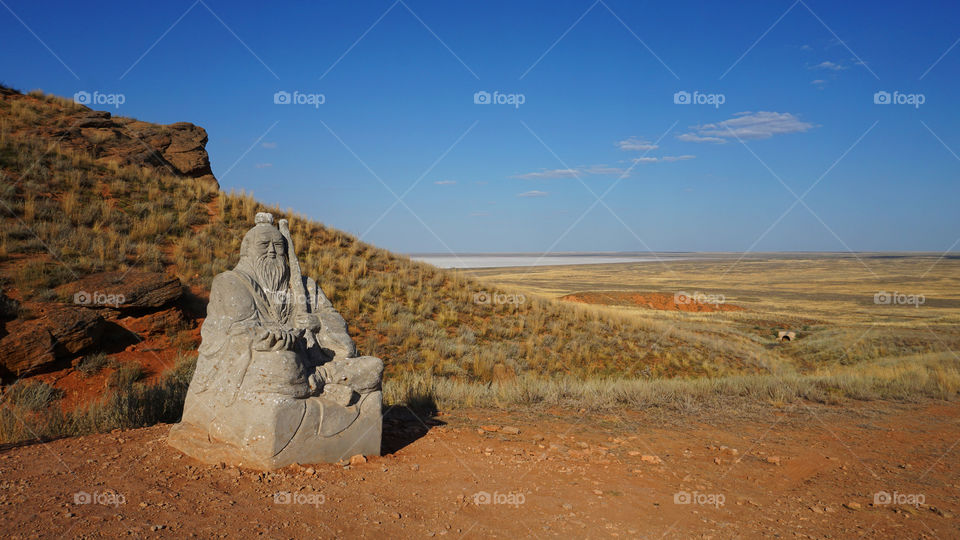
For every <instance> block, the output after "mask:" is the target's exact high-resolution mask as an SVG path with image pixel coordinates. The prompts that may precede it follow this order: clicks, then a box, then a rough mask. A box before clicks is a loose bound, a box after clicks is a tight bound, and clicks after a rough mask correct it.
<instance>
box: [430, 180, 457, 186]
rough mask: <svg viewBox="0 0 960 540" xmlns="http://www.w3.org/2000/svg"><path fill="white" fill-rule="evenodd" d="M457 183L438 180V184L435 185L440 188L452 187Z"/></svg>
mask: <svg viewBox="0 0 960 540" xmlns="http://www.w3.org/2000/svg"><path fill="white" fill-rule="evenodd" d="M456 183H457V181H456V180H437V181H436V182H434V184H436V185H438V186H452V185H454V184H456Z"/></svg>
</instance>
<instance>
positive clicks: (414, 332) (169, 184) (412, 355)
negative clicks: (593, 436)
mask: <svg viewBox="0 0 960 540" xmlns="http://www.w3.org/2000/svg"><path fill="white" fill-rule="evenodd" d="M2 98H3V99H2V101H0V173H2V184H0V211H2V212H0V214H2V215H3V219H4V223H3V227H2V231H3V232H2V236H0V282H2V285H3V291H4V295H5V297H4V298H6V299H7V300H6V301H5V304H4V305H5V306H6V310H5V317H6V319H7V324H6V326H7V327H8V328H7V331H9V327H10V326H13V327H16V326H17V325H18V324H24V322H25V321H29V320H31V319H41V320H42V319H44V318H46V317H48V316H49V317H54V316H56V317H61V318H62V317H63V315H62V314H61V312H62V310H67V311H68V312H70V313H77V312H80V311H87V310H90V311H95V312H96V315H98V316H100V317H102V318H103V319H105V320H107V322H109V323H110V324H111V325H115V326H119V327H120V328H119V329H118V328H115V327H114V326H111V328H113V330H114V334H111V333H110V332H109V331H104V332H101V333H100V335H99V336H94V337H90V336H87V337H88V338H89V339H86V340H85V341H84V340H79V342H78V343H76V344H74V346H73V347H72V348H71V349H70V350H67V351H59V352H58V354H57V355H56V356H57V359H56V361H55V362H46V363H44V364H43V365H39V366H29V368H28V369H26V370H24V369H23V364H22V362H21V364H16V365H10V364H11V362H10V361H9V360H10V359H9V354H8V353H5V352H4V351H2V350H0V364H2V365H3V366H5V368H6V377H5V378H6V379H7V380H10V379H11V378H15V377H17V376H18V375H23V374H30V373H33V372H43V371H50V370H57V369H63V368H66V367H68V366H69V365H70V362H71V361H72V362H73V363H74V364H77V363H78V362H81V363H82V360H83V358H84V357H85V356H88V355H90V354H93V353H96V352H98V351H102V352H106V353H107V354H108V355H111V358H112V355H114V354H115V353H117V352H119V351H121V350H125V351H126V352H131V351H133V352H136V351H137V350H138V347H140V348H144V346H143V344H144V342H147V341H149V342H150V343H149V345H150V346H149V347H146V348H152V349H154V352H157V351H164V353H166V352H169V351H170V350H171V349H182V350H183V351H191V350H193V349H194V348H195V346H196V338H197V334H196V328H197V326H198V324H199V322H200V321H201V320H202V317H203V305H204V298H205V296H206V294H207V287H208V286H209V283H210V281H211V279H212V278H213V276H214V275H216V274H217V273H218V272H221V271H223V270H225V269H227V268H229V267H232V266H233V265H234V264H235V263H236V259H237V252H238V248H239V244H240V240H241V238H242V235H243V234H244V233H245V231H246V230H247V229H248V228H249V227H250V226H251V223H252V222H253V216H254V214H255V213H256V212H257V211H260V210H270V211H272V212H274V213H275V214H279V217H287V218H289V219H290V220H291V229H292V232H293V235H294V241H295V244H296V247H297V250H298V251H299V252H300V261H301V264H302V265H303V268H304V272H305V273H307V274H308V275H311V276H315V277H316V278H317V280H318V282H319V283H320V284H321V285H322V287H323V288H324V290H325V291H326V293H327V295H328V296H329V297H330V299H331V300H332V301H333V303H334V305H335V306H336V307H337V308H338V309H339V310H340V311H341V312H342V313H343V315H344V317H345V318H346V319H347V320H348V321H349V322H350V323H351V327H352V328H351V331H352V333H353V334H354V336H355V339H356V340H357V342H358V346H359V348H360V350H361V351H362V352H363V353H365V354H372V355H377V356H380V357H382V358H384V359H385V360H386V364H387V375H388V376H391V375H394V374H398V373H403V372H415V373H424V374H426V373H429V374H435V375H440V376H447V377H455V378H457V379H459V380H468V381H469V380H473V381H491V380H495V379H503V378H511V377H513V376H515V375H518V374H523V373H533V374H538V375H551V374H569V375H576V376H590V375H602V374H615V373H627V372H630V373H634V372H635V373H638V374H639V373H641V372H642V373H644V374H645V375H647V376H655V375H666V376H669V375H675V374H702V373H706V372H711V371H712V372H716V371H728V370H729V369H731V368H739V367H742V366H740V365H739V364H740V363H739V362H730V360H731V359H729V358H723V357H722V356H721V353H718V352H715V351H710V350H707V349H706V348H705V347H704V346H703V345H702V344H695V345H694V344H687V343H683V342H680V341H677V340H675V339H673V338H671V337H670V335H669V332H668V331H667V330H668V329H667V328H661V327H650V326H647V327H641V326H638V325H636V324H635V323H631V322H629V321H628V320H625V319H621V318H617V317H615V316H605V315H601V314H598V313H596V312H594V311H591V310H589V309H584V308H578V307H574V306H569V305H565V304H562V303H555V302H552V301H544V300H539V299H532V298H530V299H527V300H526V301H525V302H523V303H520V304H498V303H495V302H494V303H483V302H477V301H475V297H476V295H477V293H487V294H489V295H493V294H496V293H503V291H497V290H491V289H490V288H489V287H488V286H485V285H483V284H481V283H479V282H477V281H474V280H471V279H467V278H464V277H463V276H462V275H460V274H458V273H457V272H455V271H446V270H439V269H436V268H434V267H431V266H429V265H426V264H422V263H417V262H413V261H411V260H409V259H408V258H406V257H403V256H398V255H394V254H392V253H389V252H387V251H385V250H382V249H377V248H375V247H373V246H371V245H369V244H365V243H363V242H359V241H357V240H356V239H355V238H353V237H351V236H350V235H348V234H345V233H343V232H341V231H337V230H335V229H332V228H330V227H327V226H324V225H323V224H320V223H317V222H313V221H310V220H308V219H306V218H303V217H301V216H296V215H290V214H289V213H288V212H284V211H282V210H280V209H278V208H269V209H268V208H265V207H264V206H263V205H261V204H259V203H257V202H256V201H255V200H254V199H253V197H252V196H250V195H245V194H232V193H231V194H227V193H223V192H221V191H219V186H218V185H217V183H216V180H215V179H214V178H213V176H212V175H211V174H210V166H209V161H208V159H207V155H206V152H205V150H204V149H203V144H204V143H205V142H206V133H205V132H204V131H203V129H202V128H198V127H196V126H193V125H192V124H186V123H178V124H172V125H169V126H158V125H153V124H148V123H146V122H141V121H137V120H133V119H128V118H117V117H110V115H109V114H108V113H103V112H97V111H91V110H90V109H88V108H86V107H84V106H80V105H76V104H74V103H73V102H72V101H69V100H66V99H63V98H58V97H54V96H47V95H44V94H43V93H42V92H31V93H30V94H27V95H24V94H21V93H19V92H16V91H13V90H9V89H4V90H3V91H2ZM109 272H116V273H119V274H113V276H115V277H116V276H121V277H123V278H124V279H123V280H121V281H125V280H128V279H129V276H131V275H140V274H141V273H142V274H143V278H144V279H147V278H150V276H154V277H153V278H152V279H153V280H154V281H158V280H161V279H160V278H158V277H156V276H157V274H160V275H162V276H167V277H176V278H178V279H179V280H180V281H181V283H182V284H183V285H184V286H185V287H186V289H185V290H186V292H187V294H185V295H182V296H178V297H177V298H172V299H170V302H167V303H160V304H157V305H153V306H150V309H149V310H144V309H143V308H142V306H141V309H126V310H125V309H124V308H125V307H126V308H130V307H131V306H119V308H120V309H119V310H118V309H110V306H101V305H85V306H78V305H76V303H75V302H73V301H72V300H73V298H72V296H73V295H74V294H76V293H77V291H78V290H82V289H81V288H80V287H81V286H83V285H84V284H85V283H90V282H91V280H92V282H93V283H101V284H102V283H104V281H103V279H102V278H104V276H105V275H106V276H109V275H110V274H104V273H109ZM151 273H152V274H151ZM107 283H111V282H107ZM106 288H107V289H108V290H106V291H99V292H101V293H103V292H106V293H110V292H112V291H113V289H110V287H106ZM114 288H115V289H118V290H119V289H121V288H122V284H121V283H120V282H116V283H115V284H114ZM124 290H127V289H124ZM87 292H89V291H87ZM94 304H96V302H95V303H94ZM134 307H135V306H134ZM171 310H172V311H171ZM157 313H162V315H163V316H162V317H160V316H158V315H157ZM148 315H150V316H153V317H154V319H151V318H149V317H147V316H148ZM91 317H92V316H91ZM158 317H159V318H158ZM81 319H82V317H81ZM81 322H82V321H81ZM124 332H128V333H129V334H132V337H131V336H127V338H129V339H125V338H123V335H124ZM158 333H160V334H164V339H162V340H160V341H156V340H151V338H150V336H151V335H152V334H158ZM111 335H112V337H111ZM104 336H106V337H104ZM55 337H56V336H55ZM108 338H109V339H108ZM55 341H56V340H55ZM141 352H142V351H141ZM78 359H80V360H78ZM141 363H148V362H147V361H145V360H144V361H143V362H141ZM27 364H29V362H27ZM148 371H149V370H148Z"/></svg>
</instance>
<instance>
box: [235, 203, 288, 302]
mask: <svg viewBox="0 0 960 540" xmlns="http://www.w3.org/2000/svg"><path fill="white" fill-rule="evenodd" d="M255 221H256V225H254V226H253V228H252V229H250V230H249V231H247V234H246V235H245V236H244V237H243V242H241V244H240V263H241V264H245V265H249V266H250V267H251V268H252V269H253V271H254V274H255V276H256V278H257V282H258V283H259V284H260V286H261V287H263V288H264V289H266V290H268V291H271V292H278V291H285V290H286V289H287V281H288V280H289V279H290V265H289V261H288V260H287V241H286V239H284V237H283V235H282V234H280V231H279V230H278V229H277V228H276V227H274V225H273V214H270V213H268V212H258V213H257V217H256V220H255Z"/></svg>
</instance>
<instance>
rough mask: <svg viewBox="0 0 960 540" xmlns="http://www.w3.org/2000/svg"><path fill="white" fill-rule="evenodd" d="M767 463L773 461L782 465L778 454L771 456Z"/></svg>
mask: <svg viewBox="0 0 960 540" xmlns="http://www.w3.org/2000/svg"><path fill="white" fill-rule="evenodd" d="M767 463H773V464H774V465H777V466H780V458H779V457H778V456H770V457H768V458H767Z"/></svg>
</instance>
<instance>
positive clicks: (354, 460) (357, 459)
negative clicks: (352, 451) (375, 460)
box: [350, 454, 367, 465]
mask: <svg viewBox="0 0 960 540" xmlns="http://www.w3.org/2000/svg"><path fill="white" fill-rule="evenodd" d="M366 462H367V458H366V457H364V455H363V454H357V455H355V456H352V457H351V458H350V465H360V464H361V463H366Z"/></svg>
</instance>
